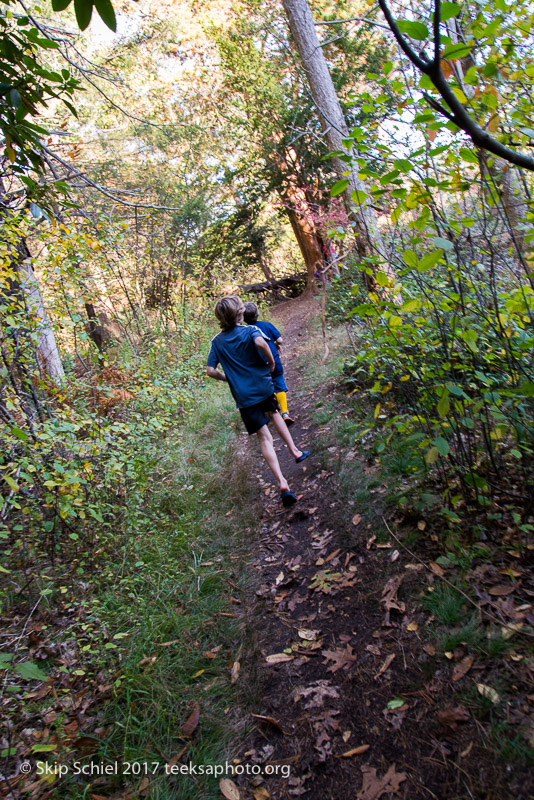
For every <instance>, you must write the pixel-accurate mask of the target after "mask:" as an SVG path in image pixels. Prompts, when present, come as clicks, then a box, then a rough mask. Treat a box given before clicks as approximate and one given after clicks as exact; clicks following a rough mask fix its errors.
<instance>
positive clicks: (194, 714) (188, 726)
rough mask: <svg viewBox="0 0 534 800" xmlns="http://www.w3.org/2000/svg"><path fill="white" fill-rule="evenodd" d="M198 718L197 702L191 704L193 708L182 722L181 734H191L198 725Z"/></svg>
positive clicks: (198, 708)
mask: <svg viewBox="0 0 534 800" xmlns="http://www.w3.org/2000/svg"><path fill="white" fill-rule="evenodd" d="M199 719H200V706H199V704H198V703H195V705H194V706H193V710H192V711H191V713H190V714H189V716H188V718H187V720H186V721H185V723H184V727H183V728H182V735H183V736H192V735H193V733H194V732H195V729H196V727H197V725H198V721H199Z"/></svg>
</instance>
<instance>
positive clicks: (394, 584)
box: [380, 573, 406, 625]
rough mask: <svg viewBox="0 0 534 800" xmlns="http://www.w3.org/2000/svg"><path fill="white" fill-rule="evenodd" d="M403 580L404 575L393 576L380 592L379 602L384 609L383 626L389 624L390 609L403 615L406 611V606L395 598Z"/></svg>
mask: <svg viewBox="0 0 534 800" xmlns="http://www.w3.org/2000/svg"><path fill="white" fill-rule="evenodd" d="M403 580H404V573H401V574H399V575H394V576H393V578H390V579H389V581H388V582H387V583H386V585H385V586H384V589H383V591H382V599H381V600H380V602H381V603H382V604H383V606H384V608H385V609H386V617H385V620H384V624H385V625H389V624H390V619H389V618H390V613H391V611H392V609H395V610H396V611H400V612H402V613H404V611H405V610H406V605H405V604H404V603H403V601H402V600H399V599H398V598H397V592H398V591H399V588H400V585H401V583H402V582H403Z"/></svg>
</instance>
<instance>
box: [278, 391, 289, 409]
mask: <svg viewBox="0 0 534 800" xmlns="http://www.w3.org/2000/svg"><path fill="white" fill-rule="evenodd" d="M276 399H277V400H278V405H279V406H280V408H281V410H282V414H287V413H288V410H287V397H286V393H285V392H276Z"/></svg>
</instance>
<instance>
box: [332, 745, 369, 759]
mask: <svg viewBox="0 0 534 800" xmlns="http://www.w3.org/2000/svg"><path fill="white" fill-rule="evenodd" d="M370 747H371V745H370V744H361V745H360V746H359V747H353V748H352V750H347V752H346V753H340V754H339V755H338V756H336V758H351V756H359V755H361V754H362V753H365V752H366V751H367V750H369V748H370Z"/></svg>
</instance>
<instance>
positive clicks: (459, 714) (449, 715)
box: [437, 706, 469, 731]
mask: <svg viewBox="0 0 534 800" xmlns="http://www.w3.org/2000/svg"><path fill="white" fill-rule="evenodd" d="M437 717H438V719H439V721H440V722H441V724H442V725H444V726H445V727H449V728H452V730H453V731H455V730H456V728H457V727H458V723H459V722H467V721H468V720H469V711H468V710H467V708H464V706H456V707H455V708H453V707H452V706H448V707H447V708H444V709H443V711H438V713H437Z"/></svg>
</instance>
